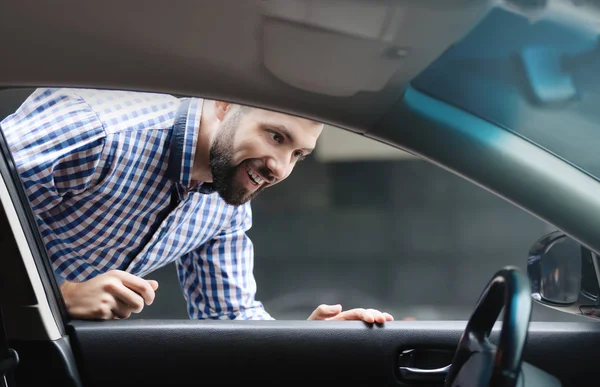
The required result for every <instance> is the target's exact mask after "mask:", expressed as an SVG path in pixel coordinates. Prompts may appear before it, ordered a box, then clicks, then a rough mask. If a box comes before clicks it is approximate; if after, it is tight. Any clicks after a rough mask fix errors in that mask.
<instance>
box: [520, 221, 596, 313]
mask: <svg viewBox="0 0 600 387" xmlns="http://www.w3.org/2000/svg"><path fill="white" fill-rule="evenodd" d="M527 274H528V276H529V281H530V283H531V297H532V298H533V300H534V301H536V302H538V303H540V304H542V305H545V306H548V307H550V308H553V309H557V310H560V311H563V312H566V313H572V314H578V315H583V316H587V317H592V318H597V319H600V285H599V284H600V262H599V258H598V255H597V254H596V253H595V252H593V251H591V250H590V249H588V248H587V247H585V246H583V245H582V244H580V243H579V242H577V241H576V240H574V239H573V238H571V237H569V236H567V235H566V234H565V233H563V232H562V231H554V232H552V233H550V234H547V235H544V236H543V237H542V238H540V239H539V240H538V241H537V242H536V243H535V244H534V245H533V246H532V247H531V249H530V251H529V257H528V259H527Z"/></svg>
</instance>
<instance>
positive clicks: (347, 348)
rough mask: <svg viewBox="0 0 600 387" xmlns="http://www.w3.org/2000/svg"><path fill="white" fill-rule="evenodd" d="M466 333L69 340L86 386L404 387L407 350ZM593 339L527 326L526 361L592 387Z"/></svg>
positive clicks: (115, 324) (361, 328) (221, 327)
mask: <svg viewBox="0 0 600 387" xmlns="http://www.w3.org/2000/svg"><path fill="white" fill-rule="evenodd" d="M465 324H466V323H465V322H437V321H436V322H420V321H396V322H392V323H387V324H386V325H385V326H384V327H380V326H368V325H367V324H363V323H361V322H333V321H330V322H323V321H302V322H298V321H194V320H129V321H107V322H89V321H88V322H84V321H75V322H72V323H71V326H70V329H69V330H70V331H71V339H70V342H71V345H72V347H73V350H74V353H75V357H76V359H77V362H78V368H79V373H80V375H81V379H82V381H83V385H84V386H116V385H128V386H137V385H139V386H148V385H169V386H188V385H247V384H249V383H252V382H259V383H261V384H262V385H289V384H291V383H294V382H304V383H306V382H310V383H319V384H320V383H329V384H332V385H344V386H367V385H368V386H392V385H404V383H401V382H400V380H399V374H398V372H397V369H398V357H399V354H400V353H401V352H402V351H403V350H406V349H450V350H453V349H454V346H455V345H456V344H457V342H458V340H459V338H460V335H461V334H462V330H463V328H464V327H465ZM498 327H499V325H498V326H497V327H496V329H495V330H494V333H493V335H492V340H494V339H495V336H497V334H498ZM599 333H600V324H597V323H595V322H584V323H547V322H535V323H532V324H531V327H530V335H529V340H528V344H527V348H526V351H525V360H526V361H527V362H529V363H531V364H533V365H535V366H537V367H539V368H541V369H543V370H545V371H549V372H551V373H553V374H554V375H556V376H558V377H559V378H561V379H562V380H563V382H568V384H565V385H577V386H586V385H590V386H591V385H596V383H595V382H594V380H591V379H590V378H589V376H590V375H593V374H594V373H595V372H596V369H597V362H596V360H595V359H594V357H593V356H592V355H591V354H593V353H594V352H593V351H595V350H597V348H598V347H599V346H600V334H599ZM417 366H418V365H417ZM32 377H35V375H27V376H24V377H23V378H22V379H23V382H25V381H26V379H27V378H32ZM19 385H20V384H19ZM24 385H25V384H24ZM414 385H421V386H422V385H423V384H418V383H416V384H414ZM427 385H433V384H430V383H428V384H427Z"/></svg>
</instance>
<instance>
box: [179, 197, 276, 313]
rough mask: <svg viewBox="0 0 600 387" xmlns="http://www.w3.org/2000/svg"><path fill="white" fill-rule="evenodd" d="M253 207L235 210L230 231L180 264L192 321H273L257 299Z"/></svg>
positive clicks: (186, 257) (228, 229) (214, 239)
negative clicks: (194, 319)
mask: <svg viewBox="0 0 600 387" xmlns="http://www.w3.org/2000/svg"><path fill="white" fill-rule="evenodd" d="M251 226H252V212H251V209H250V204H246V205H243V206H240V207H237V208H236V209H234V213H233V216H232V219H231V224H230V226H229V227H227V228H226V229H224V230H223V231H221V232H220V233H219V234H218V235H216V236H215V237H214V238H213V239H212V240H211V241H210V242H208V243H206V244H205V245H203V246H202V247H201V248H200V249H198V250H197V251H194V252H192V253H190V254H187V255H186V256H184V257H182V258H181V259H179V260H178V261H177V270H178V274H179V281H180V284H181V288H182V290H183V293H184V296H185V298H186V300H187V301H188V314H189V315H190V318H197V319H221V320H224V319H240V320H272V319H273V317H271V316H270V315H269V313H267V311H265V309H264V307H263V305H262V303H261V302H260V301H257V300H256V299H255V294H256V281H255V279H254V274H253V269H254V249H253V246H252V241H251V240H250V238H249V237H248V236H247V235H246V231H248V230H249V229H250V227H251Z"/></svg>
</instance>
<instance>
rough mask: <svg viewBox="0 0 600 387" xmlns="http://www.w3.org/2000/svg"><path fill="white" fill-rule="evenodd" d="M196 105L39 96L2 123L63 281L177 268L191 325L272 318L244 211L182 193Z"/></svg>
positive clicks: (206, 195) (121, 96)
mask: <svg viewBox="0 0 600 387" xmlns="http://www.w3.org/2000/svg"><path fill="white" fill-rule="evenodd" d="M202 103H203V100H201V99H196V98H183V99H178V98H175V97H173V96H169V95H161V94H150V93H132V92H124V91H101V90H85V89H38V90H36V91H35V92H34V93H33V94H32V95H31V96H30V97H29V98H28V99H27V100H26V101H25V102H24V103H23V105H22V106H21V107H20V108H19V110H17V111H16V112H15V113H14V114H12V115H11V116H9V117H7V118H6V119H5V120H4V121H2V123H1V125H2V128H3V131H4V135H5V136H6V140H7V142H8V145H9V147H10V149H11V152H12V153H13V158H14V161H15V163H16V166H17V169H18V172H19V174H20V177H21V179H22V182H23V184H24V187H25V190H26V192H27V195H28V197H29V201H30V203H31V207H32V209H33V211H34V213H35V214H36V216H37V219H38V223H39V227H40V231H41V234H42V237H43V240H44V243H45V245H46V249H47V252H48V255H49V257H50V259H51V261H52V265H53V268H54V270H55V272H56V277H57V279H58V281H59V283H60V282H62V281H63V280H69V281H85V280H88V279H90V278H93V277H95V276H96V275H98V274H100V273H104V272H106V271H108V270H112V269H119V270H125V271H127V272H129V273H132V274H135V275H138V276H144V275H146V274H148V273H150V272H151V271H153V270H155V269H158V268H159V267H161V266H164V265H166V264H168V263H170V262H173V261H176V266H177V270H178V277H179V281H180V284H181V287H182V289H183V293H184V296H185V298H186V300H187V302H188V314H189V316H190V317H191V318H210V319H272V317H271V316H270V315H269V314H268V313H267V312H266V311H265V310H264V308H263V305H262V304H261V303H260V302H259V301H257V300H255V293H256V282H255V280H254V276H253V274H252V270H253V265H254V257H253V247H252V242H251V241H250V239H249V238H248V236H247V235H246V231H247V230H248V229H249V228H250V227H251V225H252V213H251V209H250V205H249V204H245V205H242V206H239V207H234V206H230V205H227V204H226V203H225V202H224V201H223V200H222V199H221V198H220V197H219V196H218V194H216V193H213V192H212V190H211V187H210V185H209V184H200V185H199V186H196V187H194V188H190V186H191V183H192V182H191V169H192V164H193V159H194V152H195V149H196V140H197V134H198V128H199V125H200V115H201V112H202Z"/></svg>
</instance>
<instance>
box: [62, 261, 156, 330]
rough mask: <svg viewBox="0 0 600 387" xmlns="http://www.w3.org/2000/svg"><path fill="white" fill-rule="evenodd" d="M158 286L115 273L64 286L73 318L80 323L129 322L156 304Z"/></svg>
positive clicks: (138, 278) (135, 277)
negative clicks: (116, 319) (86, 320)
mask: <svg viewBox="0 0 600 387" xmlns="http://www.w3.org/2000/svg"><path fill="white" fill-rule="evenodd" d="M156 289H158V282H156V281H154V280H145V279H143V278H140V277H137V276H135V275H133V274H129V273H127V272H125V271H121V270H111V271H109V272H106V273H104V274H100V275H99V276H97V277H95V278H92V279H91V280H89V281H85V282H68V281H65V282H64V283H62V284H61V286H60V290H61V292H62V294H63V298H64V300H65V304H66V305H67V311H68V312H69V315H70V316H71V317H73V318H77V319H89V320H110V319H114V318H128V317H129V316H131V313H139V312H141V311H142V309H143V308H144V303H145V304H146V305H150V304H152V302H153V301H154V296H155V294H154V291H155V290H156Z"/></svg>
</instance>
